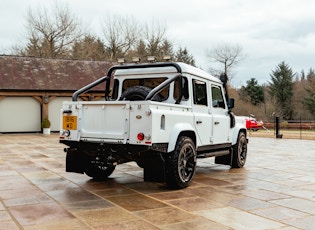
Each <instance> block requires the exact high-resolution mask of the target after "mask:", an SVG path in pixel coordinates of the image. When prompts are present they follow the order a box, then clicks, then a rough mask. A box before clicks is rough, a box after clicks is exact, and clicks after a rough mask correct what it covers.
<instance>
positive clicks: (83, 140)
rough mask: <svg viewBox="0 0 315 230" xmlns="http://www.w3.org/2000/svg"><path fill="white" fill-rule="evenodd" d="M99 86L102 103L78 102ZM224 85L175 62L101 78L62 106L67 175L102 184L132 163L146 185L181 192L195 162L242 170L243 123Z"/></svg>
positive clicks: (123, 68) (129, 67)
mask: <svg viewBox="0 0 315 230" xmlns="http://www.w3.org/2000/svg"><path fill="white" fill-rule="evenodd" d="M104 82H105V84H106V87H105V91H104V100H103V101H78V97H79V96H80V95H83V94H84V93H86V92H87V91H89V90H91V89H92V88H94V87H96V86H98V85H99V84H101V83H103V84H104ZM226 83H227V77H226V76H225V75H222V76H221V77H220V80H219V79H217V78H215V77H213V76H211V75H209V74H208V73H206V72H204V71H202V70H200V69H197V68H195V67H192V66H190V65H187V64H184V63H177V62H161V63H148V64H125V65H117V66H113V67H111V68H110V69H109V70H108V73H107V76H104V77H102V78H100V79H98V80H96V81H95V82H93V83H91V84H89V85H87V86H85V87H83V88H82V89H80V90H78V91H76V92H75V93H74V94H73V96H72V100H73V101H72V102H68V101H66V102H64V103H63V105H62V109H61V129H60V143H63V144H65V145H67V146H68V147H67V148H65V152H66V153H67V156H66V171H67V172H76V173H86V174H87V175H88V176H90V177H93V178H94V179H98V180H100V179H105V178H107V177H108V176H110V175H111V174H112V173H113V171H114V169H115V167H116V165H118V164H122V163H126V162H130V161H135V162H136V163H137V164H138V166H139V167H142V168H143V169H144V180H145V181H156V182H161V183H166V185H167V186H168V187H170V188H185V187H187V186H189V185H190V184H191V182H192V180H193V178H194V175H195V170H196V163H197V158H204V157H215V163H218V164H225V165H230V166H231V167H233V168H240V167H243V166H244V164H245V161H246V156H247V142H248V141H247V130H246V126H245V119H244V118H238V117H237V116H234V115H233V113H232V111H231V109H232V108H233V107H234V99H232V98H229V96H228V92H227V86H226Z"/></svg>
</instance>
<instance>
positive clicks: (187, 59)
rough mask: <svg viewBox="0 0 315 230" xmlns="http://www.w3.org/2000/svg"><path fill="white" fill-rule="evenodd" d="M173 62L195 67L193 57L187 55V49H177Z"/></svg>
mask: <svg viewBox="0 0 315 230" xmlns="http://www.w3.org/2000/svg"><path fill="white" fill-rule="evenodd" d="M175 61H179V62H184V63H186V64H189V65H192V66H196V65H195V59H194V57H193V56H192V55H191V54H189V52H188V50H187V48H186V47H185V48H182V47H179V49H178V50H177V52H176V54H175Z"/></svg>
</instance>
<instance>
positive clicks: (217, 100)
mask: <svg viewBox="0 0 315 230" xmlns="http://www.w3.org/2000/svg"><path fill="white" fill-rule="evenodd" d="M211 92H212V107H213V108H223V109H225V103H224V97H223V93H222V90H221V88H220V87H219V86H216V85H212V86H211Z"/></svg>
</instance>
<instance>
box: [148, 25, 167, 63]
mask: <svg viewBox="0 0 315 230" xmlns="http://www.w3.org/2000/svg"><path fill="white" fill-rule="evenodd" d="M144 40H145V43H146V47H147V52H148V54H149V55H152V56H156V57H157V58H158V59H161V57H162V56H163V55H165V54H169V53H165V52H168V51H166V50H165V48H167V46H168V47H169V46H171V43H170V42H169V41H167V39H166V26H165V25H162V24H161V23H157V22H154V21H153V22H152V23H151V26H149V25H148V24H146V25H145V27H144ZM162 47H163V49H162ZM167 49H168V48H167Z"/></svg>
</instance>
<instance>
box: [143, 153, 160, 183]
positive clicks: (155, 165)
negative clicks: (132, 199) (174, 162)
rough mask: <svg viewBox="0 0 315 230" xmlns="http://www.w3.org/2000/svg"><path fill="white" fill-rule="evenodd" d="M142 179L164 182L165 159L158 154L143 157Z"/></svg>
mask: <svg viewBox="0 0 315 230" xmlns="http://www.w3.org/2000/svg"><path fill="white" fill-rule="evenodd" d="M143 163H144V167H143V174H144V181H150V182H159V183H164V182H165V161H164V160H163V159H161V157H159V156H155V157H152V158H147V159H144V162H143Z"/></svg>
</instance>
